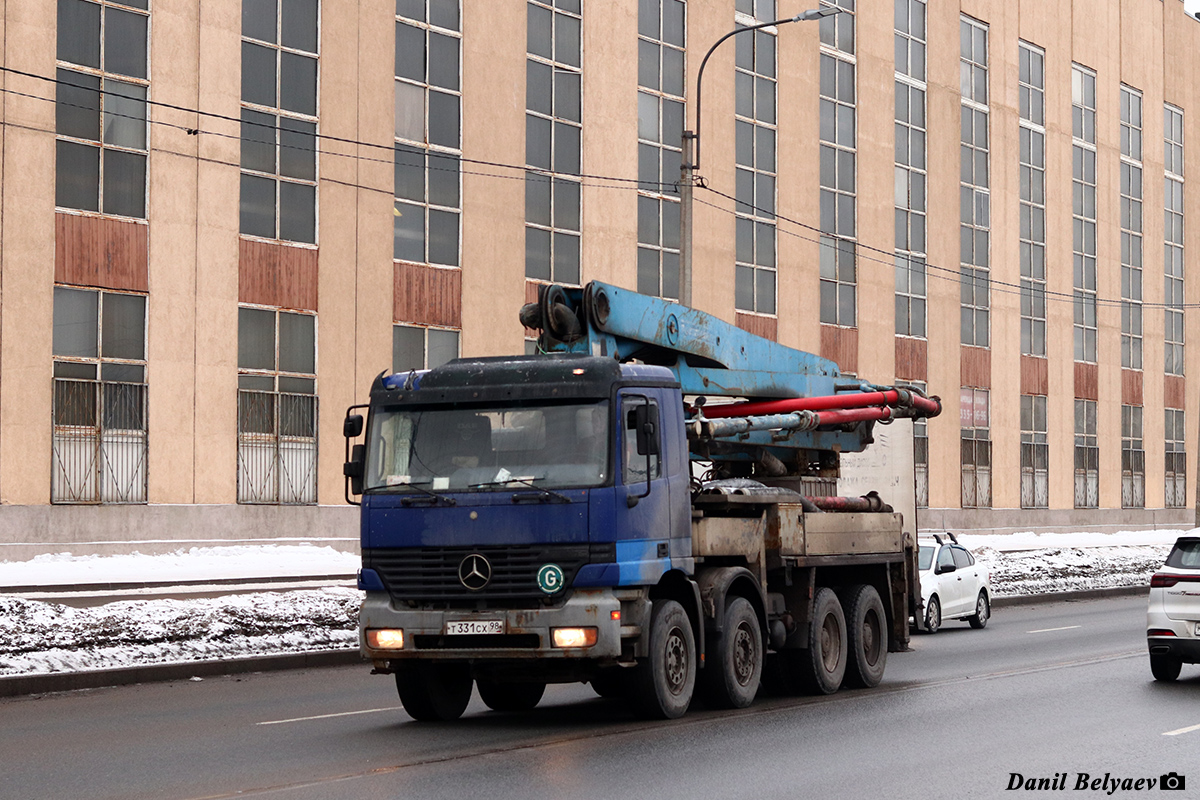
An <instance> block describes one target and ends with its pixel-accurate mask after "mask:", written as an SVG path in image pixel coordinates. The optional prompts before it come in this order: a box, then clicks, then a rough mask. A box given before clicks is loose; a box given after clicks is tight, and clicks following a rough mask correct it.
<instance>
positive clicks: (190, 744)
mask: <svg viewBox="0 0 1200 800" xmlns="http://www.w3.org/2000/svg"><path fill="white" fill-rule="evenodd" d="M1144 629H1145V600H1144V599H1143V598H1140V597H1135V598H1114V599H1105V600H1094V601H1084V602H1071V603H1056V604H1049V605H1039V606H1026V607H1010V608H1002V609H997V614H996V616H995V617H994V618H993V620H992V623H991V624H990V625H989V626H988V628H987V629H986V630H983V631H975V630H972V629H970V628H968V627H967V626H966V625H965V624H960V623H950V624H949V625H948V626H947V627H946V628H944V629H943V631H942V632H941V633H939V634H937V635H936V636H920V637H916V638H915V639H914V641H913V645H914V646H913V651H912V652H909V653H901V654H895V653H894V654H892V655H891V657H890V659H889V663H888V668H887V674H886V677H885V678H884V683H883V684H882V685H881V686H880V687H878V688H876V689H873V690H866V691H853V692H851V691H845V692H839V693H838V694H836V695H833V696H831V697H820V698H761V697H760V699H759V700H758V701H757V702H756V703H755V704H754V705H753V706H752V707H751V708H749V709H746V710H744V711H739V712H715V711H709V710H707V709H703V708H700V707H697V706H693V710H692V711H691V712H690V713H689V714H688V715H687V716H686V717H685V718H683V719H682V720H678V721H674V722H666V723H645V722H639V721H637V720H635V719H633V718H632V716H631V715H630V714H629V713H628V712H627V711H626V710H625V709H624V708H623V707H622V706H621V705H620V704H618V703H615V702H612V701H605V700H601V699H599V698H597V697H596V696H595V695H594V694H593V693H592V691H591V689H590V688H588V687H586V686H582V685H571V686H559V687H550V689H549V690H548V691H547V696H546V699H545V700H544V701H543V703H542V705H541V706H539V707H538V709H536V710H535V711H533V712H531V713H529V714H523V715H501V714H496V713H493V712H489V711H487V709H486V708H485V707H484V706H483V705H482V704H481V703H480V702H479V701H478V699H475V700H473V702H472V705H471V707H470V708H469V709H468V711H467V715H466V716H465V717H464V718H463V719H462V720H459V721H458V722H456V723H445V724H417V723H413V722H410V721H409V720H408V718H407V716H405V715H404V713H403V711H402V710H400V709H399V703H398V701H397V700H396V696H395V692H394V689H393V686H392V684H391V679H390V678H387V677H382V676H371V675H369V674H367V670H366V668H363V667H349V668H333V669H322V670H309V671H302V672H287V673H267V674H258V675H250V676H241V677H236V678H234V677H230V678H217V679H212V678H210V679H205V680H203V681H197V682H180V683H170V684H149V685H142V686H128V687H119V688H114V689H100V690H91V691H84V692H74V693H64V694H58V695H47V696H43V697H33V698H15V699H9V700H3V701H0V798H5V800H7V799H8V798H14V799H15V798H20V799H21V800H29V799H32V798H64V797H87V798H94V799H95V800H101V799H102V798H155V800H162V799H165V798H225V797H253V798H281V799H283V798H286V799H287V800H298V799H299V798H426V797H431V798H441V797H445V798H470V797H484V798H489V800H491V799H495V800H500V799H503V798H565V797H648V798H653V800H669V799H672V798H742V797H745V798H751V797H752V798H763V797H785V796H786V797H789V798H810V797H830V798H842V797H886V798H888V799H889V800H903V799H904V798H921V800H931V799H934V798H963V797H1017V796H1025V797H1031V796H1032V797H1042V796H1046V795H1047V794H1048V792H1046V791H1032V792H1026V791H1018V790H1013V791H1008V790H1007V789H1006V787H1007V786H1009V785H1010V784H1011V783H1012V781H1014V778H1013V777H1012V776H1013V773H1019V774H1020V775H1021V776H1022V778H1023V779H1026V780H1027V779H1030V778H1033V779H1035V780H1036V779H1039V778H1045V779H1047V780H1059V781H1060V782H1062V783H1065V784H1066V785H1065V788H1064V789H1063V790H1062V791H1064V792H1065V793H1066V795H1067V796H1070V797H1084V796H1107V789H1109V788H1111V780H1112V779H1113V778H1117V779H1124V778H1130V779H1138V778H1154V779H1157V778H1158V777H1159V776H1160V775H1162V774H1163V773H1167V772H1172V771H1174V772H1177V773H1180V774H1182V775H1184V776H1185V778H1188V779H1190V781H1191V785H1189V786H1187V788H1186V789H1185V791H1183V792H1181V793H1180V794H1179V795H1178V796H1182V797H1188V796H1200V755H1198V754H1200V666H1187V667H1185V668H1184V673H1183V675H1182V679H1181V680H1180V682H1179V683H1178V684H1175V685H1160V684H1156V683H1154V682H1153V681H1152V679H1151V677H1150V672H1149V667H1148V663H1147V659H1146V655H1145V644H1144ZM1192 726H1195V727H1196V729H1195V730H1191V731H1187V732H1182V733H1174V735H1166V734H1171V733H1173V732H1177V731H1180V730H1182V729H1187V728H1191V727H1192ZM1189 772H1190V773H1192V774H1191V775H1188V773H1189ZM1080 773H1087V775H1088V780H1104V778H1105V775H1106V774H1107V775H1108V776H1109V777H1108V780H1109V783H1108V784H1107V785H1106V787H1105V788H1098V789H1097V790H1096V791H1092V790H1091V788H1090V784H1089V788H1088V789H1086V790H1083V791H1075V787H1076V786H1077V785H1078V782H1079V780H1080V777H1079V776H1080ZM1060 776H1062V777H1061V778H1060ZM1055 785H1057V784H1055ZM1153 791H1154V792H1157V791H1158V787H1157V784H1156V785H1155V787H1154V789H1153ZM1143 793H1144V792H1142V791H1136V790H1129V791H1126V790H1124V789H1118V790H1117V791H1116V792H1115V794H1113V795H1112V796H1115V797H1130V796H1138V795H1141V794H1143ZM1167 796H1168V797H1171V796H1174V795H1167Z"/></svg>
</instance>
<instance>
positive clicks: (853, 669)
mask: <svg viewBox="0 0 1200 800" xmlns="http://www.w3.org/2000/svg"><path fill="white" fill-rule="evenodd" d="M845 600H846V606H845V611H846V634H847V639H848V642H847V649H848V650H849V652H850V658H849V659H848V662H847V664H846V685H847V686H858V687H862V688H867V689H869V688H871V687H873V686H878V685H879V682H880V681H881V680H883V668H884V666H885V665H886V664H887V654H888V625H887V613H886V612H885V611H884V610H883V601H882V600H880V599H879V592H877V591H876V590H875V587H874V586H869V585H866V584H862V585H859V586H854V587H851V589H850V590H849V591H848V592H847V593H846V596H845Z"/></svg>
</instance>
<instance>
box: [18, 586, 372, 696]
mask: <svg viewBox="0 0 1200 800" xmlns="http://www.w3.org/2000/svg"><path fill="white" fill-rule="evenodd" d="M361 598H362V595H361V593H360V592H359V591H357V590H356V589H343V588H329V589H316V590H297V591H290V592H261V593H254V594H239V595H227V596H224V597H216V598H195V599H189V600H122V601H119V602H115V603H108V604H107V605H102V606H95V607H91V608H71V607H69V606H63V605H59V604H56V603H44V602H41V601H37V600H26V599H23V598H19V597H12V596H9V597H4V596H0V676H4V675H27V674H32V673H51V672H71V671H75V670H85V669H111V668H115V667H130V666H142V665H147V664H160V663H165V662H177V661H206V660H219V659H227V658H237V657H245V656H255V655H279V654H283V653H303V652H311V651H318V650H329V649H335V648H345V649H352V648H355V647H357V646H358V637H357V632H356V626H357V621H358V607H359V604H360V601H361Z"/></svg>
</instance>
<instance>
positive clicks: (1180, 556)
mask: <svg viewBox="0 0 1200 800" xmlns="http://www.w3.org/2000/svg"><path fill="white" fill-rule="evenodd" d="M1167 566H1168V567H1177V568H1179V569H1200V539H1184V540H1181V541H1178V542H1176V543H1175V549H1173V550H1172V551H1171V555H1169V556H1167Z"/></svg>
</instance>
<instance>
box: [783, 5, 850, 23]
mask: <svg viewBox="0 0 1200 800" xmlns="http://www.w3.org/2000/svg"><path fill="white" fill-rule="evenodd" d="M840 13H842V9H840V8H838V7H837V6H821V7H820V8H810V9H809V10H808V11H801V12H800V13H799V14H797V15H796V16H794V17H792V20H791V21H792V22H808V21H809V20H814V19H820V18H821V17H829V16H832V15H834V14H840Z"/></svg>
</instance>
